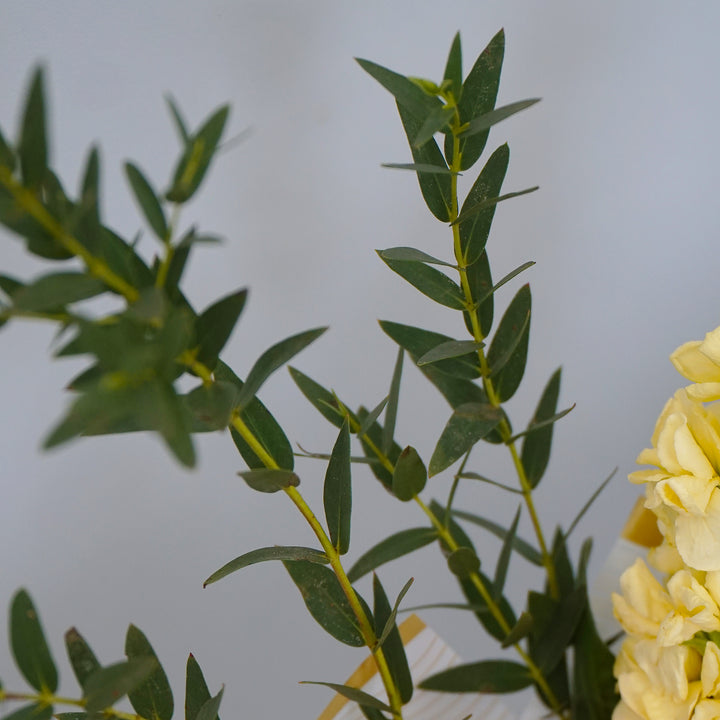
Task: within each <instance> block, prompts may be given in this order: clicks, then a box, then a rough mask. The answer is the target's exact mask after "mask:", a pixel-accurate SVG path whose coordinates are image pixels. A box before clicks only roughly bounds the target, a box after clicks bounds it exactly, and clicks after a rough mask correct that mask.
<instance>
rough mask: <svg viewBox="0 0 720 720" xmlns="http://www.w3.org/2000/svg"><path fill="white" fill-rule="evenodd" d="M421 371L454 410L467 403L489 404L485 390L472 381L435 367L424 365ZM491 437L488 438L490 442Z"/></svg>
mask: <svg viewBox="0 0 720 720" xmlns="http://www.w3.org/2000/svg"><path fill="white" fill-rule="evenodd" d="M413 359H414V358H413ZM420 371H421V372H422V374H423V375H424V376H425V377H426V378H427V379H428V380H429V381H430V382H431V383H432V384H433V385H434V386H435V387H436V388H437V389H438V390H439V391H440V393H441V394H442V396H443V397H444V398H445V400H447V402H448V404H449V405H450V407H451V408H453V409H455V408H457V407H459V406H460V405H464V404H465V403H466V402H477V403H483V402H487V396H486V395H485V393H484V392H483V389H482V388H481V387H479V386H478V385H476V384H475V383H474V382H472V381H471V380H463V379H462V378H455V377H451V376H450V375H446V374H445V373H443V372H440V371H438V370H437V369H436V368H435V365H423V366H422V367H420ZM490 437H491V436H488V440H489V439H490Z"/></svg>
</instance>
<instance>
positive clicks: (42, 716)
mask: <svg viewBox="0 0 720 720" xmlns="http://www.w3.org/2000/svg"><path fill="white" fill-rule="evenodd" d="M52 715H53V706H52V705H43V704H41V703H33V704H32V705H23V706H22V707H20V708H18V709H17V710H14V711H13V712H11V713H10V714H9V715H4V716H3V718H2V720H50V718H51V717H52Z"/></svg>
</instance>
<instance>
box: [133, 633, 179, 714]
mask: <svg viewBox="0 0 720 720" xmlns="http://www.w3.org/2000/svg"><path fill="white" fill-rule="evenodd" d="M125 655H126V656H127V658H128V660H134V659H137V660H140V659H144V658H152V659H154V660H155V663H156V665H155V668H154V670H153V671H152V673H151V674H150V675H149V676H148V677H147V678H146V679H145V680H144V681H143V682H142V683H140V684H139V685H136V686H135V687H134V688H133V689H131V690H130V691H128V697H129V698H130V703H131V705H132V706H133V708H134V709H135V712H136V713H137V714H138V715H141V716H142V717H144V718H146V719H147V720H170V719H171V718H172V714H173V707H174V704H173V695H172V689H171V688H170V683H169V682H168V679H167V675H166V674H165V671H164V670H163V668H162V665H161V664H160V661H159V660H158V658H157V655H156V654H155V651H154V650H153V648H152V645H150V643H149V642H148V639H147V637H145V634H144V633H143V632H142V630H140V629H139V628H137V627H135V625H130V627H128V630H127V635H126V636H125Z"/></svg>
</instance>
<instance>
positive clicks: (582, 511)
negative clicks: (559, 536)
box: [565, 468, 618, 540]
mask: <svg viewBox="0 0 720 720" xmlns="http://www.w3.org/2000/svg"><path fill="white" fill-rule="evenodd" d="M617 471H618V469H617V468H615V469H614V470H613V471H612V472H611V473H610V474H609V475H608V476H607V477H606V478H605V479H604V480H603V481H602V482H601V483H600V485H598V487H597V489H596V490H595V491H594V492H593V494H592V495H591V496H590V497H589V498H588V501H587V502H586V503H585V504H584V505H583V506H582V508H580V512H578V514H577V515H576V516H575V517H574V518H573V521H572V522H571V523H570V526H569V527H568V529H567V530H566V531H565V539H566V540H567V538H569V537H570V533H571V532H572V531H573V530H574V529H575V528H576V527H577V524H578V523H579V522H580V520H582V518H583V516H584V515H585V513H586V512H587V511H588V510H589V509H590V507H591V506H592V504H593V503H594V502H595V501H596V500H597V499H598V496H599V495H600V493H601V492H602V491H603V490H604V489H605V488H606V487H607V485H608V483H609V482H610V481H611V480H612V479H613V478H614V477H615V474H616V473H617Z"/></svg>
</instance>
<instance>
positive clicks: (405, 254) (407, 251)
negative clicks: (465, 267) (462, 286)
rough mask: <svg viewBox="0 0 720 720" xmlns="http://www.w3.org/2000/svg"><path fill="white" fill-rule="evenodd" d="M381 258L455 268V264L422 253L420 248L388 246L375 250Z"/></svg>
mask: <svg viewBox="0 0 720 720" xmlns="http://www.w3.org/2000/svg"><path fill="white" fill-rule="evenodd" d="M375 252H376V253H377V254H378V255H379V256H380V258H381V259H382V260H394V261H396V262H421V263H429V264H430V265H444V266H445V267H451V268H457V265H452V264H451V263H447V262H445V261H444V260H438V259H437V258H435V257H433V256H432V255H428V254H427V253H424V252H423V251H422V250H417V249H416V248H411V247H394V248H388V249H387V250H376V251H375Z"/></svg>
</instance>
